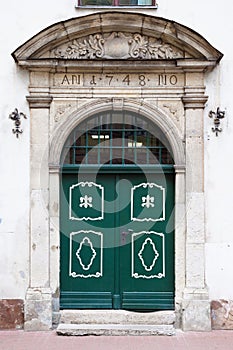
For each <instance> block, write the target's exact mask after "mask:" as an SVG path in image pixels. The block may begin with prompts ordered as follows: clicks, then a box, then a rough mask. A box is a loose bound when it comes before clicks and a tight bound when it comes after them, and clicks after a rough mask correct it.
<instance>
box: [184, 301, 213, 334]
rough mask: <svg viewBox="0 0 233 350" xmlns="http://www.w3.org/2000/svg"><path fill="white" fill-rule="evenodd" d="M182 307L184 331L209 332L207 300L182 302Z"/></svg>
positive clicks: (208, 305)
mask: <svg viewBox="0 0 233 350" xmlns="http://www.w3.org/2000/svg"><path fill="white" fill-rule="evenodd" d="M190 297H191V295H190ZM182 307H183V317H182V326H183V327H182V328H183V330H184V331H203V332H208V331H210V330H211V322H210V303H209V301H208V300H191V299H190V300H184V301H183V305H182Z"/></svg>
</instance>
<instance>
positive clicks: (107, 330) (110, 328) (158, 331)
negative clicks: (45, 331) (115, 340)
mask: <svg viewBox="0 0 233 350" xmlns="http://www.w3.org/2000/svg"><path fill="white" fill-rule="evenodd" d="M57 334H58V335H78V336H80V335H108V336H109V335H175V329H174V327H173V326H171V325H121V324H119V325H116V324H108V325H107V324H101V325H88V324H78V325H77V324H75V325H74V324H60V325H59V326H58V328H57Z"/></svg>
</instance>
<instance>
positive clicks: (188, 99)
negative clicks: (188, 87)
mask: <svg viewBox="0 0 233 350" xmlns="http://www.w3.org/2000/svg"><path fill="white" fill-rule="evenodd" d="M207 100H208V96H203V95H202V96H193V95H191V96H184V97H182V101H183V104H184V108H185V109H204V108H205V104H206V102H207Z"/></svg>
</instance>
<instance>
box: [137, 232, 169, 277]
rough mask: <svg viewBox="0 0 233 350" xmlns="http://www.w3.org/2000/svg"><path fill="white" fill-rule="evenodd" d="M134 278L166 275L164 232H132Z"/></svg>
mask: <svg viewBox="0 0 233 350" xmlns="http://www.w3.org/2000/svg"><path fill="white" fill-rule="evenodd" d="M131 250H132V266H131V271H132V273H131V276H132V277H133V278H145V279H151V278H162V277H165V242H164V234H163V233H159V232H154V231H141V232H137V233H133V234H132V241H131Z"/></svg>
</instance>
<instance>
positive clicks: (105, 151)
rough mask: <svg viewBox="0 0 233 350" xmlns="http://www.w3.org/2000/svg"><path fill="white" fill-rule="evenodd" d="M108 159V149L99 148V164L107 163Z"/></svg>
mask: <svg viewBox="0 0 233 350" xmlns="http://www.w3.org/2000/svg"><path fill="white" fill-rule="evenodd" d="M109 161H110V149H109V148H100V164H109Z"/></svg>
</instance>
